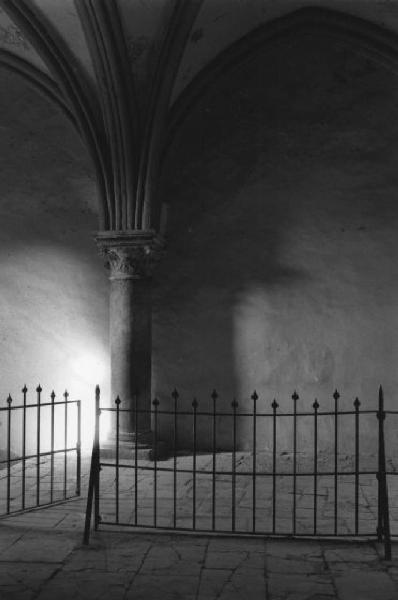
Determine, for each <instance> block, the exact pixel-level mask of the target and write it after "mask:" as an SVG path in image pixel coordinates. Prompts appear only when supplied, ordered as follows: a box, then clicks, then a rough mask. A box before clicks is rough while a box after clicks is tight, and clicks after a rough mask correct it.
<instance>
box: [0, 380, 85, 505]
mask: <svg viewBox="0 0 398 600" xmlns="http://www.w3.org/2000/svg"><path fill="white" fill-rule="evenodd" d="M42 392H43V390H42V388H41V386H40V385H39V386H38V387H37V388H36V390H35V393H36V399H35V401H34V402H30V401H29V400H28V388H27V387H26V385H25V386H24V387H23V389H22V404H19V405H15V404H14V403H13V399H12V397H11V395H9V396H8V398H7V405H6V406H2V407H0V419H1V417H3V419H4V420H3V419H1V430H2V433H3V435H2V438H3V453H4V458H3V457H0V502H1V503H2V504H3V506H2V508H0V516H5V515H10V514H13V513H17V512H20V511H24V510H30V509H33V508H38V507H43V506H47V505H49V504H54V503H56V502H60V501H65V500H68V499H70V498H73V497H75V496H80V480H81V402H80V400H69V394H68V392H67V391H65V392H64V394H63V395H62V397H61V398H62V399H61V400H57V399H56V395H55V392H54V391H53V392H51V394H50V397H49V400H47V401H46V400H45V399H44V398H43V393H42ZM72 436H73V439H72Z"/></svg>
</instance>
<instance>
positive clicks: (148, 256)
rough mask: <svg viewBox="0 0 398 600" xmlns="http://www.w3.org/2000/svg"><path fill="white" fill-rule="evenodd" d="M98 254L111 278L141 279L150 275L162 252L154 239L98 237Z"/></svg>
mask: <svg viewBox="0 0 398 600" xmlns="http://www.w3.org/2000/svg"><path fill="white" fill-rule="evenodd" d="M97 243H98V248H99V252H100V254H101V255H102V256H103V258H104V260H105V265H106V266H107V267H108V268H109V269H110V272H111V273H110V278H111V279H142V278H145V277H151V276H152V273H153V270H154V267H155V265H156V263H157V262H158V261H159V259H160V257H161V254H162V246H161V245H160V244H159V242H157V241H156V240H155V239H134V238H133V239H131V240H126V239H123V240H117V239H107V240H104V239H98V238H97Z"/></svg>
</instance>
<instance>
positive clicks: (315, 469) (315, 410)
mask: <svg viewBox="0 0 398 600" xmlns="http://www.w3.org/2000/svg"><path fill="white" fill-rule="evenodd" d="M312 406H313V407H314V535H316V526H317V509H318V408H319V404H318V400H317V399H316V398H315V402H314V404H313V405H312Z"/></svg>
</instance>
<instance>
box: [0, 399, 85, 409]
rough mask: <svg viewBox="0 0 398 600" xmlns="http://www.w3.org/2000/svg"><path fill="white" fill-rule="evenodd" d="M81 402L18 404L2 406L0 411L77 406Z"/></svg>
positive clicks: (62, 401)
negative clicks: (62, 405) (63, 405)
mask: <svg viewBox="0 0 398 600" xmlns="http://www.w3.org/2000/svg"><path fill="white" fill-rule="evenodd" d="M78 402H79V400H59V401H57V402H36V403H35V404H18V406H14V405H11V406H0V411H3V410H4V411H9V410H18V409H22V410H23V409H25V408H37V407H38V406H40V408H42V407H43V406H56V405H57V404H67V405H68V406H69V405H70V404H77V403H78Z"/></svg>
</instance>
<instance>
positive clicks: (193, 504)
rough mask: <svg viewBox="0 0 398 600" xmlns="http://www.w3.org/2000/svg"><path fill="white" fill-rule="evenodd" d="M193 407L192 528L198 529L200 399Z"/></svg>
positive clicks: (194, 402) (195, 400)
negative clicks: (197, 476) (198, 425)
mask: <svg viewBox="0 0 398 600" xmlns="http://www.w3.org/2000/svg"><path fill="white" fill-rule="evenodd" d="M192 408H193V425H192V437H193V457H192V529H196V411H197V408H198V401H197V399H196V398H194V399H193V402H192Z"/></svg>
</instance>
